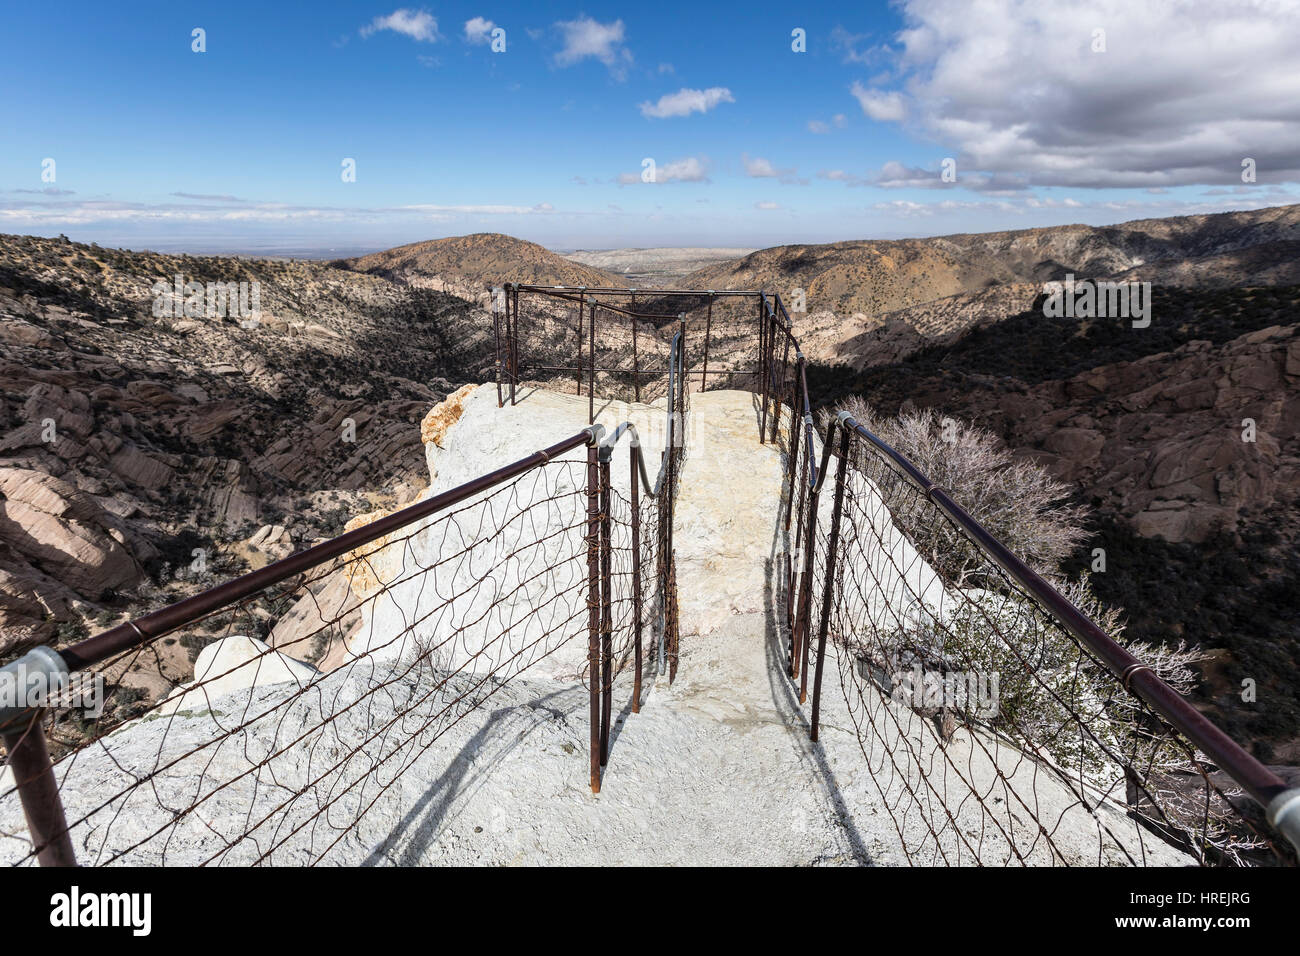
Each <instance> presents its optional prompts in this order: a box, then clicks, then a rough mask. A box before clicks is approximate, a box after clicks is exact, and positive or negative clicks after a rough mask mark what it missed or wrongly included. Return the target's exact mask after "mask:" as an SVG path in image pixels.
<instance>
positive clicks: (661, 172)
mask: <svg viewBox="0 0 1300 956" xmlns="http://www.w3.org/2000/svg"><path fill="white" fill-rule="evenodd" d="M708 181H709V163H708V160H707V159H701V158H699V157H696V156H687V157H686V158H685V159H678V160H674V161H673V162H671V163H664V164H663V165H660V166H656V167H655V183H706V182H708ZM618 182H619V184H620V185H623V186H631V185H635V184H637V183H640V182H642V179H641V174H640V173H620V174H619V177H618Z"/></svg>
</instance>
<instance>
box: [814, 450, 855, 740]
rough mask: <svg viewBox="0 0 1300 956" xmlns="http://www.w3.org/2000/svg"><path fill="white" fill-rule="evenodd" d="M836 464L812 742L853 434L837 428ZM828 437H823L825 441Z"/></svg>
mask: <svg viewBox="0 0 1300 956" xmlns="http://www.w3.org/2000/svg"><path fill="white" fill-rule="evenodd" d="M840 431H841V432H842V434H841V436H840V463H839V467H837V468H836V469H835V505H834V507H833V508H832V509H831V536H830V539H829V540H828V541H827V542H826V582H825V584H824V586H823V588H822V619H821V621H820V622H819V623H818V625H817V674H816V676H815V677H814V678H813V702H812V739H813V740H816V739H817V728H818V725H819V721H820V719H821V704H822V667H823V665H824V664H825V663H826V632H827V630H828V629H829V628H830V623H831V600H832V598H833V597H834V590H835V551H836V549H838V548H839V544H840V518H841V517H842V516H843V514H844V472H845V469H846V468H847V466H848V463H849V442H850V441H852V438H853V433H852V431H851V430H850V429H849V428H841V429H840ZM829 438H830V436H827V440H829Z"/></svg>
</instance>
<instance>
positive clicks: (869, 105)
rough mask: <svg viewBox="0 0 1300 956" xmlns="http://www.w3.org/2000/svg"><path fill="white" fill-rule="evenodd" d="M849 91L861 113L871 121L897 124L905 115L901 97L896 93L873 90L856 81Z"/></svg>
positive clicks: (905, 109) (905, 111)
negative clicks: (855, 99) (859, 106)
mask: <svg viewBox="0 0 1300 956" xmlns="http://www.w3.org/2000/svg"><path fill="white" fill-rule="evenodd" d="M849 91H850V92H851V93H852V94H853V95H854V96H855V97H857V100H858V103H859V105H861V107H862V112H864V113H866V114H867V115H868V116H870V117H871V118H872V119H873V120H880V121H882V122H898V121H899V120H901V119H902V118H903V117H904V116H906V115H907V108H906V107H905V106H904V104H903V96H902V94H901V93H898V92H897V91H889V92H886V91H884V90H873V89H869V88H867V87H865V86H863V85H862V84H861V83H858V82H857V81H854V83H853V86H851V87H850V88H849Z"/></svg>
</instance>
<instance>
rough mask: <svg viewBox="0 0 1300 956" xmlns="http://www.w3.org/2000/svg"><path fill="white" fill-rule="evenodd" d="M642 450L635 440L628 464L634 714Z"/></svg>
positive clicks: (636, 701) (637, 703)
mask: <svg viewBox="0 0 1300 956" xmlns="http://www.w3.org/2000/svg"><path fill="white" fill-rule="evenodd" d="M640 451H641V449H640V446H639V443H638V442H637V441H636V440H635V439H634V440H633V441H632V443H631V444H629V445H628V456H627V460H628V463H629V464H630V465H631V466H632V468H631V479H632V484H631V489H632V490H631V507H632V615H633V628H632V629H633V634H634V637H633V641H634V644H633V664H634V666H635V668H636V670H635V671H634V676H633V678H632V713H634V714H639V713H641V613H642V602H641V483H640V481H639V476H638V474H637V460H636V459H637V455H638V454H639V453H640Z"/></svg>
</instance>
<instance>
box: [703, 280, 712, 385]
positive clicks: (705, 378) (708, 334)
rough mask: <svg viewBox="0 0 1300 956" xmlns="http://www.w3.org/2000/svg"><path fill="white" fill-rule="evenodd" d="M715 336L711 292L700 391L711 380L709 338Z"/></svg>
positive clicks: (710, 294)
mask: <svg viewBox="0 0 1300 956" xmlns="http://www.w3.org/2000/svg"><path fill="white" fill-rule="evenodd" d="M712 336H713V292H712V290H710V292H709V313H708V315H707V316H706V317H705V319H704V369H703V370H702V371H701V372H700V391H701V392H702V391H704V387H705V385H707V384H708V381H709V340H710V338H712Z"/></svg>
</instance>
